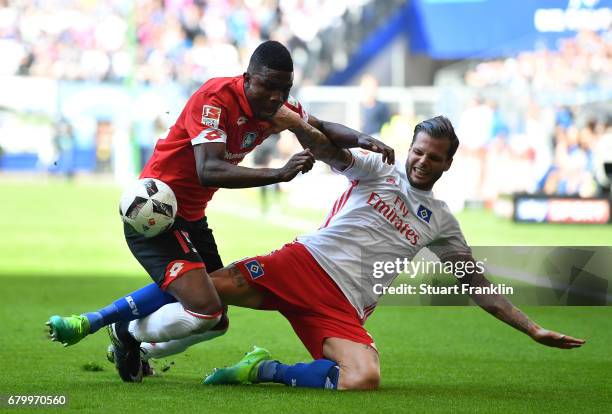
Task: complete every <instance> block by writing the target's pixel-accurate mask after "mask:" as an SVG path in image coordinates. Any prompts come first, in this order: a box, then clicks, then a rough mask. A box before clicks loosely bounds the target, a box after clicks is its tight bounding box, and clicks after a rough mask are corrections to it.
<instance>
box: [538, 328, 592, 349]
mask: <svg viewBox="0 0 612 414" xmlns="http://www.w3.org/2000/svg"><path fill="white" fill-rule="evenodd" d="M530 336H531V338H532V339H533V340H534V341H536V342H539V343H541V344H542V345H546V346H552V347H554V348H563V349H572V348H579V347H581V346H582V345H584V344H585V343H586V341H585V340H584V339H578V338H574V337H571V336H569V335H563V334H561V333H559V332H554V331H549V330H548V329H544V328H540V327H538V328H537V329H535V330H534V331H533V332H532V333H530Z"/></svg>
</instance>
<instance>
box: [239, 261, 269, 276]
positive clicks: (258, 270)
mask: <svg viewBox="0 0 612 414" xmlns="http://www.w3.org/2000/svg"><path fill="white" fill-rule="evenodd" d="M244 267H246V270H247V272H249V275H251V279H257V278H258V277H262V276H263V275H264V270H263V267H262V266H261V264H259V262H258V261H257V260H251V261H249V262H246V263H245V264H244Z"/></svg>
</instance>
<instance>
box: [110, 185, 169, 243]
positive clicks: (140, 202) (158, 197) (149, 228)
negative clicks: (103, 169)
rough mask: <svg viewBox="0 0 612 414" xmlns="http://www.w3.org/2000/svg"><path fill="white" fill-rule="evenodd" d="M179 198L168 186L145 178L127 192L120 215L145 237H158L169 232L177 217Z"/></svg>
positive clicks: (122, 201) (127, 189)
mask: <svg viewBox="0 0 612 414" xmlns="http://www.w3.org/2000/svg"><path fill="white" fill-rule="evenodd" d="M176 208H177V204H176V197H175V196H174V192H173V191H172V189H171V188H170V187H168V185H167V184H166V183H164V182H163V181H160V180H157V179H155V178H143V179H140V180H138V181H136V182H135V183H134V184H133V185H130V186H129V187H128V188H126V190H125V191H124V192H123V195H122V196H121V202H120V204H119V214H121V219H122V220H123V222H124V223H127V224H129V225H130V226H132V227H133V228H134V230H136V231H137V232H138V233H140V234H142V235H143V236H145V237H154V236H157V235H158V234H160V233H162V232H164V231H166V230H168V229H169V228H170V227H171V226H172V224H173V223H174V218H175V217H176Z"/></svg>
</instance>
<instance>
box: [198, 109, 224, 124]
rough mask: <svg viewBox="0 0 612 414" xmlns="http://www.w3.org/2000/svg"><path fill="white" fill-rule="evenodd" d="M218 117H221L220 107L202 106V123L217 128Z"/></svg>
mask: <svg viewBox="0 0 612 414" xmlns="http://www.w3.org/2000/svg"><path fill="white" fill-rule="evenodd" d="M219 119H221V108H219V107H216V106H211V105H204V106H203V107H202V124H203V125H206V126H209V127H211V128H219Z"/></svg>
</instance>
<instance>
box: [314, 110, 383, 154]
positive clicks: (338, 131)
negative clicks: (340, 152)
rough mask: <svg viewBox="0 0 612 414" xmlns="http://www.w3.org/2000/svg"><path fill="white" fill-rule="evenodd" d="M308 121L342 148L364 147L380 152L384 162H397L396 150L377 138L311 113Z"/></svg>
mask: <svg viewBox="0 0 612 414" xmlns="http://www.w3.org/2000/svg"><path fill="white" fill-rule="evenodd" d="M308 123H309V124H310V125H312V126H313V127H315V128H316V129H318V130H319V131H321V132H322V133H323V134H325V136H327V137H328V138H329V139H330V140H331V141H332V142H333V143H334V144H335V145H336V146H338V147H340V148H363V149H366V150H369V151H373V152H379V153H381V154H382V156H383V162H386V163H387V164H394V163H395V152H394V151H393V148H391V147H389V146H387V145H385V144H383V143H382V142H380V141H379V140H377V139H376V138H373V137H371V136H369V135H368V134H364V133H363V132H359V131H355V130H354V129H351V128H349V127H347V126H345V125H342V124H338V123H336V122H329V121H323V120H321V119H318V118H316V117H314V116H312V115H310V114H309V116H308Z"/></svg>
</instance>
